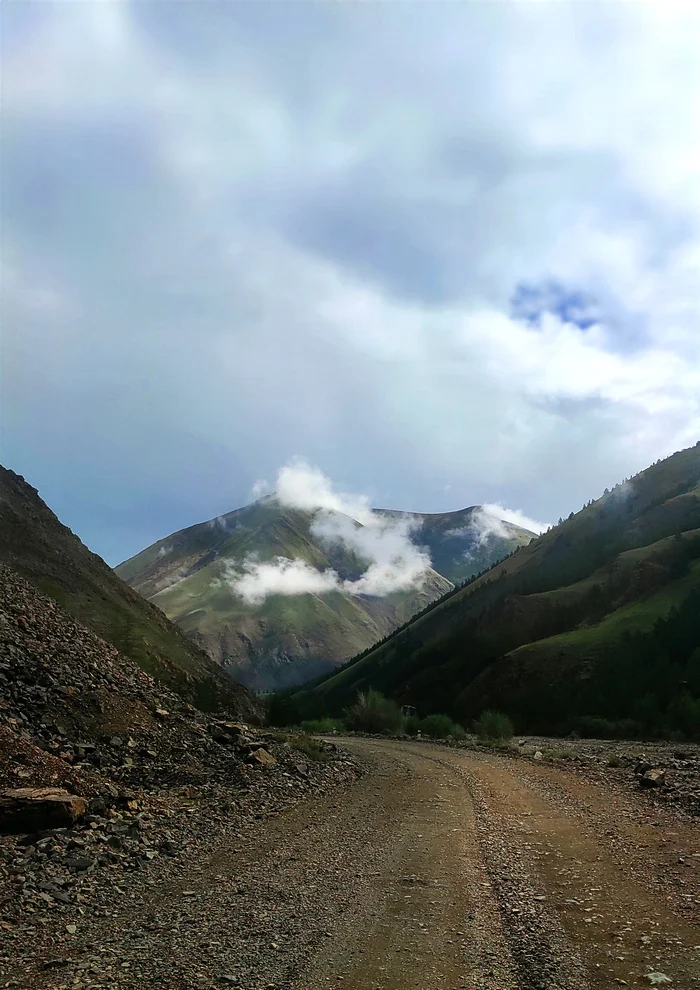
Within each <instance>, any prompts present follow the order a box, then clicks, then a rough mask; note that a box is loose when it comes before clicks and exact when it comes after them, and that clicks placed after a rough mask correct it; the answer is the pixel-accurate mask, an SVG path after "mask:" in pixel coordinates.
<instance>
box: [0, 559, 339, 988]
mask: <svg viewBox="0 0 700 990" xmlns="http://www.w3.org/2000/svg"><path fill="white" fill-rule="evenodd" d="M237 714H238V713H235V712H234V713H218V714H216V715H214V714H211V713H207V712H203V711H200V710H199V709H197V708H195V707H194V706H192V705H189V704H186V703H185V702H184V701H183V700H182V699H181V698H180V697H179V696H177V695H175V694H174V693H173V692H171V691H169V690H168V689H167V688H164V687H163V686H162V685H160V684H159V683H157V682H156V681H154V680H153V678H151V677H149V676H148V675H147V674H145V673H144V672H143V671H142V670H141V669H140V668H138V667H137V666H136V665H135V664H134V663H133V662H132V661H131V660H130V659H129V658H127V657H124V656H122V655H121V654H119V653H118V652H117V651H116V650H115V649H114V648H113V647H111V646H110V645H109V644H107V643H105V642H104V641H103V640H101V639H99V637H97V636H95V635H93V634H92V633H91V632H90V631H89V630H87V629H85V628H84V627H81V626H80V625H79V624H77V623H75V622H74V621H73V620H72V619H71V618H70V617H69V616H67V615H66V613H64V612H63V611H62V610H61V609H60V607H59V606H58V605H56V603H54V602H52V601H51V600H50V599H47V598H45V597H44V596H42V595H40V594H39V593H38V592H37V591H36V590H35V589H34V588H33V587H32V586H31V585H29V584H28V583H27V582H25V581H24V580H23V579H21V578H19V577H18V576H17V575H16V574H14V572H12V571H11V570H10V569H9V568H7V567H4V566H2V567H0V755H1V756H2V759H1V760H0V833H1V834H0V980H2V979H3V977H4V976H5V974H7V973H8V972H9V970H10V969H11V970H12V971H13V972H16V971H17V967H18V966H19V968H20V969H23V968H25V967H26V968H27V969H28V970H32V969H36V967H37V966H43V967H45V968H46V969H53V968H55V969H56V970H57V973H60V969H61V968H62V966H63V965H64V962H65V959H66V957H67V956H68V955H69V954H70V943H71V940H72V939H74V938H75V937H76V935H77V934H78V933H80V932H81V931H84V928H85V926H86V924H90V923H91V921H94V920H95V919H98V918H109V917H110V916H111V915H113V914H114V913H115V912H116V911H117V910H118V909H119V905H121V906H122V908H123V904H124V902H125V900H126V901H128V900H131V899H135V900H138V899H139V898H141V899H142V898H143V897H145V896H146V895H147V893H148V891H150V890H152V888H153V887H154V886H157V885H159V884H162V883H163V882H165V881H166V880H168V878H172V877H173V876H177V875H178V873H179V872H180V871H181V870H182V869H183V864H184V863H187V862H191V860H192V859H193V858H195V857H197V856H200V855H201V854H202V850H204V849H206V848H208V847H209V846H211V844H212V843H216V842H218V841H225V839H226V837H227V836H228V835H235V834H236V833H237V832H238V831H239V830H240V828H241V827H243V826H244V825H245V823H246V822H249V821H254V820H255V819H264V818H266V817H267V816H269V815H274V814H276V813H278V812H279V811H280V810H282V809H283V808H286V807H288V806H289V805H291V804H294V803H297V802H299V801H303V800H305V799H306V798H308V797H309V796H311V795H316V794H320V793H321V792H323V791H325V790H327V789H329V788H331V787H334V786H337V785H338V784H341V783H347V782H349V781H351V780H354V779H355V777H356V775H357V768H356V765H355V764H354V763H353V761H352V760H350V758H349V757H348V756H347V755H346V754H344V753H343V752H342V751H340V750H339V749H338V748H337V747H336V746H335V745H334V744H333V743H321V742H316V741H312V740H308V739H303V738H299V739H296V738H295V737H287V736H285V735H283V734H280V733H274V732H266V731H264V730H262V729H260V728H258V727H256V726H254V725H251V724H249V723H248V722H244V721H240V720H239V719H238V718H236V715H237ZM299 747H301V749H300V748H299ZM98 957H99V953H98ZM98 957H95V958H92V959H90V960H89V961H88V964H87V965H88V968H90V967H92V968H93V969H94V967H95V966H97V967H98V971H99V972H105V973H107V974H108V972H109V967H110V966H111V965H112V962H111V961H109V960H106V961H105V960H104V959H100V958H98ZM105 967H106V969H105ZM8 979H9V980H10V982H7V980H5V982H0V985H5V986H20V985H22V984H21V983H20V982H17V977H12V976H10V977H8ZM12 980H14V982H12ZM71 985H76V986H79V985H80V983H79V982H78V983H72V984H71Z"/></svg>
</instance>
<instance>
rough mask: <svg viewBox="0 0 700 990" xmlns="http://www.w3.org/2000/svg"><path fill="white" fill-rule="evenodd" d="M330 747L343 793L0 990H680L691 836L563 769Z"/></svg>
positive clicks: (144, 892) (231, 847)
mask: <svg viewBox="0 0 700 990" xmlns="http://www.w3.org/2000/svg"><path fill="white" fill-rule="evenodd" d="M347 745H348V747H349V748H350V749H352V751H353V752H354V753H355V754H356V755H357V756H358V757H359V758H360V760H361V761H362V762H363V763H365V765H366V768H367V773H366V774H365V775H364V776H363V777H362V778H361V779H360V780H359V781H358V782H357V783H356V784H354V785H353V786H351V787H350V788H348V789H345V790H339V791H337V792H335V793H333V794H331V795H329V796H326V797H324V798H322V799H320V800H314V801H310V802H309V803H308V804H305V805H303V806H299V807H296V808H292V809H290V810H289V811H288V812H285V813H284V814H282V815H280V816H278V817H276V818H270V819H265V820H263V821H262V822H256V823H254V824H252V825H250V826H248V827H246V828H244V829H243V830H241V832H240V833H239V834H238V836H237V837H236V838H235V844H228V845H227V846H226V847H222V848H219V849H217V850H215V851H213V852H212V855H211V857H210V858H209V859H207V860H205V861H199V862H197V863H196V864H195V863H183V864H180V866H179V867H177V869H178V870H179V873H177V875H175V874H174V875H173V876H172V878H171V880H170V881H169V882H168V884H167V885H163V884H161V885H159V886H157V887H153V888H148V887H146V888H145V889H140V888H139V889H137V890H136V891H129V890H128V889H125V890H124V907H123V909H122V910H119V911H117V912H115V913H114V914H113V915H111V916H108V917H94V916H93V917H86V918H85V919H84V921H83V922H81V923H80V925H79V926H78V930H77V932H76V933H75V934H71V935H70V937H68V936H64V935H59V936H58V937H57V943H56V957H57V961H58V959H60V965H59V966H57V968H55V969H48V970H43V969H41V968H40V967H41V965H42V962H41V961H40V960H37V961H36V963H35V965H33V966H32V967H31V968H30V969H29V971H27V970H25V971H24V972H21V973H20V972H18V971H17V970H15V971H13V969H12V966H10V967H9V968H7V975H3V979H4V980H5V981H7V980H10V979H14V980H16V981H17V982H15V983H8V982H2V981H0V986H3V985H4V986H7V985H13V986H21V987H27V988H32V987H46V988H48V987H50V988H58V987H66V988H67V987H77V988H80V987H83V988H87V987H91V988H94V987H103V988H107V987H110V988H112V987H120V988H121V987H140V988H173V990H175V988H177V990H185V988H190V987H193V988H199V987H216V986H226V985H228V986H239V987H241V988H243V990H262V988H268V987H270V988H271V987H274V988H276V990H320V988H327V987H343V988H345V990H413V988H415V990H458V988H465V990H467V988H468V990H515V988H518V990H535V988H541V990H581V988H589V990H602V988H612V987H619V986H630V987H644V986H647V987H648V986H653V985H662V986H670V987H671V988H672V990H679V988H685V990H691V988H697V987H700V827H698V825H697V824H695V823H693V822H690V821H688V820H687V819H683V818H680V817H674V816H672V815H671V813H670V812H668V811H667V810H665V809H657V808H654V807H653V806H651V805H649V804H645V803H642V802H641V801H638V799H637V798H636V797H635V796H634V795H632V794H629V795H628V794H625V793H623V792H618V791H615V790H614V789H612V788H608V787H607V786H605V785H601V784H596V783H593V782H591V781H588V780H586V779H585V778H583V777H581V776H577V775H576V772H575V771H568V770H561V769H557V768H553V767H549V766H543V765H541V764H530V763H527V762H525V761H521V760H510V759H507V758H504V757H502V756H497V755H493V756H492V755H487V754H476V753H471V752H464V751H457V750H449V749H445V748H441V747H438V746H430V745H425V744H410V743H397V742H392V741H386V742H383V741H375V740H360V739H356V740H351V741H348V743H347ZM668 981H672V982H671V983H669V982H668Z"/></svg>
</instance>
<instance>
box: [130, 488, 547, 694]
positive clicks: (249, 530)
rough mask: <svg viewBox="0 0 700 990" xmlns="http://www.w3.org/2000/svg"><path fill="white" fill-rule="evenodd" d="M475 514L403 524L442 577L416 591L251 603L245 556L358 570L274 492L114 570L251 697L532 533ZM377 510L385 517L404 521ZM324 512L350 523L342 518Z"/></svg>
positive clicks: (399, 616) (339, 546)
mask: <svg viewBox="0 0 700 990" xmlns="http://www.w3.org/2000/svg"><path fill="white" fill-rule="evenodd" d="M478 511H479V510H478V507H472V508H470V509H465V510H462V511H461V512H455V513H445V514H442V515H428V516H413V517H411V519H412V524H413V530H412V533H411V539H412V541H413V543H414V544H416V545H417V546H425V547H426V548H427V549H428V550H429V552H430V554H431V557H435V558H436V559H439V560H440V562H441V564H444V566H445V569H446V571H447V572H448V573H449V575H450V579H448V578H447V577H445V576H443V575H442V574H440V573H438V572H437V571H436V570H435V569H431V570H428V571H427V573H426V576H425V580H424V581H423V582H422V583H421V584H420V586H418V587H414V588H410V589H409V590H406V591H400V592H395V593H393V594H389V595H385V596H381V597H380V596H370V595H358V594H347V593H344V592H341V591H337V590H330V591H324V592H320V593H317V594H296V595H282V594H271V595H269V596H268V597H266V598H265V599H264V600H263V601H261V602H259V603H256V602H254V603H250V602H248V601H246V600H244V599H243V598H242V597H241V596H240V595H239V594H236V593H235V592H234V590H233V588H232V581H231V575H232V573H233V574H235V573H237V572H238V573H240V568H241V567H242V566H243V564H244V562H245V560H246V559H247V558H250V557H251V556H252V557H254V559H255V560H256V561H258V562H262V563H265V562H271V561H274V560H275V559H276V558H279V557H282V558H286V559H287V560H293V561H298V562H303V564H305V565H308V567H310V568H313V569H314V570H315V571H318V572H321V573H323V572H326V571H328V570H332V571H334V572H335V573H337V575H338V576H339V578H340V580H341V581H355V580H357V579H358V578H359V577H360V576H361V575H362V573H363V572H364V571H365V569H366V567H367V560H362V559H360V558H359V557H358V556H357V554H356V553H355V552H353V551H352V550H350V549H348V546H347V545H346V544H345V543H343V542H342V541H333V542H328V541H325V540H323V539H321V538H319V536H318V535H317V534H316V533H314V532H313V531H312V525H313V521H314V515H313V514H312V513H309V512H305V511H300V510H297V509H290V508H288V507H286V506H282V505H281V504H280V503H279V502H278V501H277V500H276V499H275V498H274V497H268V498H265V499H262V500H260V501H258V502H255V503H253V504H252V505H248V506H245V507H243V508H241V509H237V510H235V511H234V512H230V513H228V514H227V515H225V516H222V517H220V518H218V519H215V520H209V521H208V522H206V523H201V524H198V525H196V526H191V527H189V528H188V529H184V530H181V531H179V532H177V533H173V534H172V535H171V536H168V537H166V538H165V539H163V540H159V541H158V543H155V544H153V546H151V547H148V548H147V549H146V550H144V551H142V552H141V553H139V554H137V555H136V556H135V557H132V558H131V559H130V560H127V561H125V562H124V563H123V564H120V565H119V566H118V567H117V573H118V574H119V575H120V576H121V577H122V578H124V580H126V581H128V582H129V583H130V584H131V585H132V586H133V587H134V588H136V589H137V590H138V591H139V592H140V593H141V594H142V595H144V596H145V597H147V598H149V599H150V600H152V601H153V602H154V603H155V604H157V605H158V606H159V607H160V608H162V609H163V611H164V612H165V613H166V614H167V615H168V616H169V617H170V618H171V619H173V620H174V621H175V622H177V623H178V624H179V625H180V626H181V628H182V629H184V630H185V631H186V632H187V633H188V634H189V635H190V636H191V637H192V638H193V639H194V640H195V641H196V642H197V643H199V644H200V645H201V646H202V647H203V648H204V649H206V650H207V652H208V653H209V655H210V656H211V657H213V658H214V659H215V660H216V661H217V662H219V663H221V664H222V665H224V666H225V667H226V668H227V669H228V670H230V671H231V672H232V673H233V674H234V676H235V677H237V678H239V679H241V680H242V681H243V682H244V683H245V684H247V685H249V686H250V687H254V688H256V689H259V690H269V689H272V688H281V687H286V686H290V685H294V684H299V683H302V682H303V681H306V680H309V679H310V678H313V677H315V676H317V675H318V674H319V673H321V672H324V671H327V670H329V669H333V668H335V667H336V666H337V665H338V664H340V663H343V662H344V661H346V660H347V659H348V657H351V656H353V655H354V654H355V653H357V652H358V651H360V650H363V649H365V648H366V647H368V646H371V645H372V644H373V643H375V642H377V641H379V640H381V639H382V638H384V637H385V636H387V635H388V634H389V633H390V632H391V631H392V630H393V629H395V628H396V627H397V626H399V625H401V624H403V623H404V622H406V621H407V620H408V619H409V618H410V617H411V616H412V615H414V614H415V613H416V612H418V611H420V610H421V609H423V608H424V607H425V606H426V605H427V604H428V603H429V602H431V601H433V600H435V599H436V598H438V597H440V596H441V595H442V594H444V593H445V592H446V591H447V590H449V589H450V588H451V580H453V579H460V580H461V579H462V578H463V577H464V576H466V575H467V574H472V573H474V572H477V571H478V570H479V569H480V568H481V567H483V563H484V560H487V561H489V562H491V561H493V560H495V559H499V558H501V557H503V556H504V555H505V554H506V553H508V552H510V551H511V550H512V548H513V547H514V546H516V545H518V544H521V543H525V542H527V541H528V540H529V539H531V538H532V536H533V534H532V533H530V532H528V531H526V530H522V529H519V528H518V527H515V526H512V525H511V524H508V523H502V522H500V521H497V522H496V523H495V524H493V525H492V528H491V530H489V531H488V532H486V533H484V532H483V526H482V529H481V530H480V529H479V528H478V527H477V526H476V524H475V513H477V512H478ZM378 512H379V515H381V516H384V517H385V518H387V519H388V520H389V521H392V520H393V519H394V518H396V519H398V518H399V517H405V516H406V515H409V516H410V514H405V513H397V512H392V511H391V510H378ZM331 516H332V518H333V519H335V520H336V521H338V522H344V523H345V524H349V525H351V526H353V525H354V526H357V527H359V526H360V524H359V523H356V522H354V521H351V520H349V518H348V517H345V516H342V514H341V513H332V514H331ZM494 530H495V532H494Z"/></svg>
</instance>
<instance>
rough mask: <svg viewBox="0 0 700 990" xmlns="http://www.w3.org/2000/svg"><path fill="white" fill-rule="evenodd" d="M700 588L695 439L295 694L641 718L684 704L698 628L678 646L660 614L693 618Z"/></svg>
mask: <svg viewBox="0 0 700 990" xmlns="http://www.w3.org/2000/svg"><path fill="white" fill-rule="evenodd" d="M699 588H700V445H697V446H695V447H692V448H689V449H688V450H684V451H680V452H679V453H677V454H674V455H673V456H672V457H669V458H667V459H666V460H664V461H661V462H659V463H657V464H655V465H653V466H652V467H650V468H648V469H647V470H646V471H643V472H641V473H640V474H639V475H637V476H636V477H635V478H633V479H630V480H629V481H627V482H625V483H624V484H621V485H618V486H617V487H616V488H615V489H613V491H611V492H606V493H605V494H604V495H603V496H602V497H601V498H599V499H597V500H596V501H594V502H592V503H591V504H589V505H588V506H587V507H585V508H584V509H583V510H582V511H581V512H579V513H577V514H575V515H572V516H571V517H570V518H569V519H568V520H566V521H565V522H563V523H561V524H560V525H558V526H556V527H555V528H554V529H552V530H551V531H550V532H548V533H546V534H544V535H542V536H541V537H539V538H538V539H537V540H536V541H534V542H533V543H531V544H530V545H528V546H526V547H524V548H522V549H521V550H519V551H517V552H516V553H515V554H513V555H512V556H511V557H509V558H508V559H507V560H506V561H504V562H503V563H502V564H499V565H498V566H497V567H495V568H492V569H491V570H489V571H488V572H487V573H485V574H483V575H482V576H481V577H480V578H478V579H477V580H475V581H473V582H471V583H470V584H468V585H467V586H466V587H464V588H462V589H459V590H457V591H456V592H455V593H454V594H452V595H449V596H448V597H446V599H445V600H444V601H443V602H441V603H439V604H438V605H437V606H436V607H434V608H433V609H432V610H430V611H429V612H427V613H426V614H425V615H423V616H421V617H419V618H417V619H415V620H414V621H412V622H411V623H409V624H408V625H407V626H406V627H405V628H404V629H402V630H400V631H398V632H397V633H395V634H394V635H392V636H391V637H390V638H389V639H388V640H387V641H386V642H385V643H383V644H382V645H381V646H379V647H378V648H377V649H375V650H372V651H370V652H369V653H367V655H365V656H363V657H361V658H360V659H358V660H357V661H356V662H354V663H353V662H351V663H350V664H349V665H347V666H346V667H345V668H344V669H343V670H341V671H339V672H338V673H336V674H335V675H334V676H332V677H330V678H328V679H325V680H323V681H322V682H321V683H318V684H316V685H315V686H313V687H312V688H311V689H310V690H309V691H308V692H306V693H305V694H304V695H301V696H299V698H298V702H299V704H301V705H302V706H303V707H304V708H305V709H306V710H308V711H313V712H314V713H316V712H320V711H324V712H326V711H327V712H330V713H338V712H340V711H341V710H342V708H343V707H344V706H345V705H347V704H348V703H349V702H350V701H351V700H352V699H353V698H354V697H355V695H356V693H357V691H358V690H361V689H365V688H367V687H370V686H371V687H374V688H377V689H379V690H382V691H384V692H385V693H387V694H389V695H390V696H392V697H395V698H396V699H398V700H400V701H403V702H407V703H410V704H414V705H416V706H417V707H418V709H419V710H420V711H423V712H427V711H445V712H448V713H450V714H452V715H453V716H455V717H456V718H457V719H458V720H462V721H468V720H469V719H470V718H472V717H473V716H475V715H477V714H478V713H479V712H480V711H481V710H483V709H484V708H487V707H495V708H498V709H501V710H503V711H505V712H507V713H508V714H510V715H511V716H513V717H514V718H515V720H516V723H517V724H519V725H520V726H521V727H522V728H523V729H525V728H531V729H533V730H535V729H536V730H542V731H555V730H557V729H561V728H562V727H564V726H565V724H569V725H570V724H572V723H573V721H574V720H575V719H576V718H577V717H583V716H602V717H605V718H608V719H611V718H614V719H631V720H636V721H638V722H643V721H644V719H645V718H647V715H648V712H649V710H650V706H651V707H653V698H652V699H651V700H650V697H649V696H650V695H651V696H654V695H655V696H656V697H657V698H658V699H659V702H658V705H661V708H662V709H663V710H660V713H659V710H657V713H656V714H657V716H658V718H659V720H660V721H663V717H665V716H664V712H665V711H666V709H667V708H668V707H669V706H672V705H674V704H676V703H678V704H687V699H686V695H688V693H689V692H690V690H691V689H690V686H689V685H690V684H691V682H693V677H694V674H693V672H692V671H693V669H694V667H693V665H694V664H696V663H697V662H698V657H700V654H696V652H695V647H700V630H699V631H698V635H697V641H696V642H695V646H693V648H692V649H691V645H692V636H693V635H695V633H688V634H687V635H688V637H690V639H688V642H687V643H686V645H685V646H684V647H683V649H682V650H680V652H677V653H676V654H674V653H673V651H672V649H671V647H670V646H668V644H666V645H664V643H665V640H664V641H663V642H662V640H663V636H668V637H669V638H670V639H672V638H673V635H675V633H673V632H672V631H671V632H668V630H667V631H666V632H663V630H664V629H665V628H666V627H665V626H664V625H663V623H664V621H668V622H670V626H672V627H673V628H675V624H677V625H679V627H681V626H682V627H683V629H685V626H683V623H684V622H686V621H690V620H689V619H688V620H687V618H686V617H687V615H689V614H690V613H691V611H692V610H691V607H690V605H688V604H687V603H688V602H691V603H692V602H693V601H694V600H695V599H694V595H695V594H696V589H699ZM679 610H680V612H681V613H682V616H681V618H680V619H679V618H678V612H679ZM678 635H680V633H679V634H678ZM683 635H685V633H683ZM659 637H661V639H660V638H659ZM670 639H669V641H670ZM685 642H686V641H685V640H684V643H685ZM650 644H651V645H650ZM652 647H653V649H652ZM650 651H651V652H650ZM684 651H685V652H684ZM635 652H636V653H637V654H638V655H639V656H640V657H641V656H644V657H646V660H645V664H646V667H645V673H644V676H641V672H640V671H637V670H636V669H635V665H634V660H633V656H632V654H634V653H635ZM652 654H653V655H652ZM650 671H651V672H652V673H653V676H650ZM620 682H624V690H619V684H620ZM603 684H605V685H606V689H605V691H602V690H601V685H603ZM613 686H614V688H615V689H614V690H613ZM690 697H691V702H693V703H694V701H695V700H696V697H697V698H700V693H698V694H697V696H696V695H692V694H691V696H690ZM658 705H657V709H658ZM645 713H646V714H645ZM649 717H651V716H649ZM698 717H699V718H700V707H698Z"/></svg>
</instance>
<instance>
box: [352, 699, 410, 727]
mask: <svg viewBox="0 0 700 990" xmlns="http://www.w3.org/2000/svg"><path fill="white" fill-rule="evenodd" d="M345 722H346V724H347V726H348V728H350V729H354V730H355V731H356V732H371V733H380V732H389V733H393V732H400V731H401V729H402V727H403V714H402V712H401V709H400V708H399V706H398V705H397V704H396V703H395V702H393V701H391V700H390V699H389V698H385V697H384V695H383V694H380V693H379V691H374V690H373V689H371V688H370V690H369V691H360V693H359V694H358V695H357V701H356V702H355V704H354V705H351V706H350V707H349V708H348V709H346V711H345Z"/></svg>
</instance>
